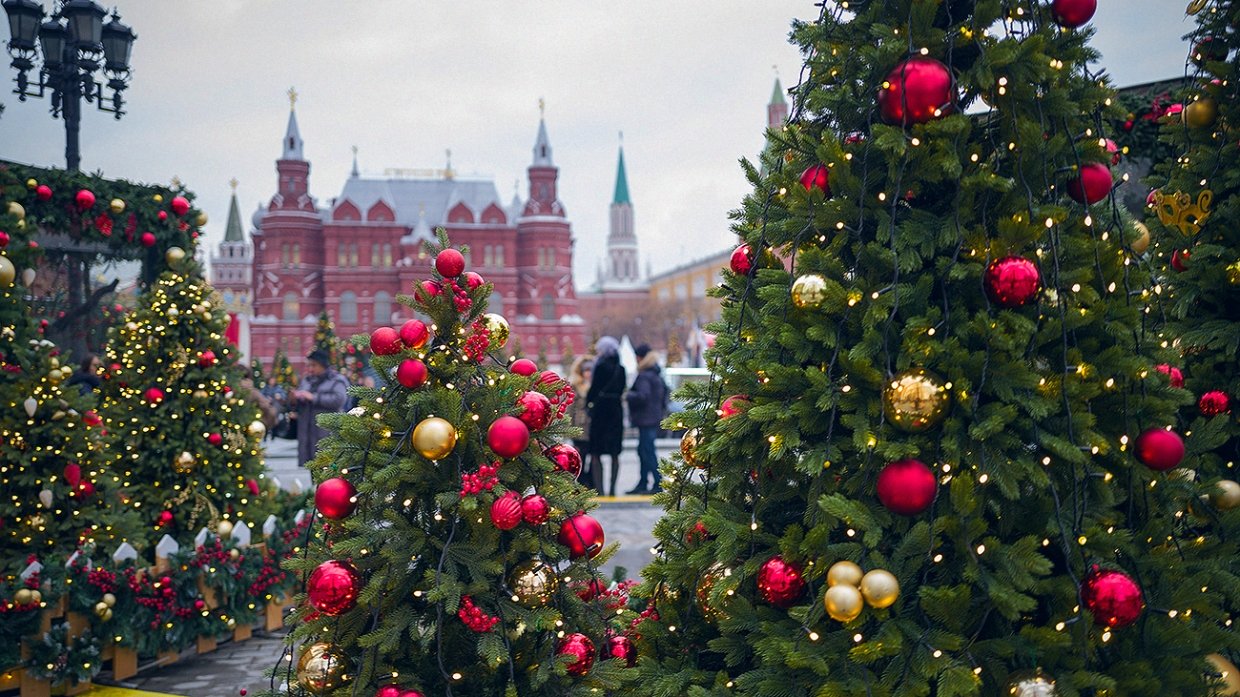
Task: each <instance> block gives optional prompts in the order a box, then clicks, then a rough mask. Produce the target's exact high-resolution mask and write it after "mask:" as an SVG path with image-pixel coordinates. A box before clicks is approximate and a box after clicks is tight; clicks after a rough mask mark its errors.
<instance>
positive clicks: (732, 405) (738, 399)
mask: <svg viewBox="0 0 1240 697" xmlns="http://www.w3.org/2000/svg"><path fill="white" fill-rule="evenodd" d="M748 408H749V397H748V395H742V394H734V395H732V396H731V397H728V398H727V399H725V400H723V404H720V405H719V418H721V419H730V418H732V417H733V416H736V415H737V414H739V413H741V412H742V411H744V410H745V409H748Z"/></svg>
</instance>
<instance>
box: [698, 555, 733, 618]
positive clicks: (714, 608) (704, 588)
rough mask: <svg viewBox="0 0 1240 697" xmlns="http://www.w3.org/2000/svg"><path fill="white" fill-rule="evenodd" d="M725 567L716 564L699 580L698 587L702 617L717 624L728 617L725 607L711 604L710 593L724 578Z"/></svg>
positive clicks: (699, 607) (699, 608)
mask: <svg viewBox="0 0 1240 697" xmlns="http://www.w3.org/2000/svg"><path fill="white" fill-rule="evenodd" d="M723 573H724V572H723V565H722V564H720V563H719V562H715V563H714V564H712V565H711V567H710V568H709V569H707V570H706V571H704V572H703V573H702V577H701V578H700V579H698V585H697V606H698V610H700V611H701V612H702V616H703V617H705V618H706V621H708V622H711V623H715V622H718V621H719V620H721V619H724V618H726V617H727V616H728V613H727V612H725V611H724V608H723V607H720V606H719V605H715V604H713V603H712V602H711V599H710V592H711V589H712V588H714V587H715V582H716V581H718V580H719V579H720V578H723Z"/></svg>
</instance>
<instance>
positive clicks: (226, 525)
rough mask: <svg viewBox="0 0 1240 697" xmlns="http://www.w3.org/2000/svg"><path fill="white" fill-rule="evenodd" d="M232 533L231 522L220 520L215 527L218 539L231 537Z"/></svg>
mask: <svg viewBox="0 0 1240 697" xmlns="http://www.w3.org/2000/svg"><path fill="white" fill-rule="evenodd" d="M232 531H233V524H232V521H231V520H221V521H220V523H219V525H216V526H215V532H216V533H218V534H219V536H220V537H230V536H231V535H232Z"/></svg>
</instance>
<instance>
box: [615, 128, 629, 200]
mask: <svg viewBox="0 0 1240 697" xmlns="http://www.w3.org/2000/svg"><path fill="white" fill-rule="evenodd" d="M611 203H612V205H613V206H614V205H616V204H620V203H632V201H630V200H629V178H628V177H627V176H625V173H624V132H623V131H621V132H620V163H619V164H618V165H616V194H615V196H612V198H611Z"/></svg>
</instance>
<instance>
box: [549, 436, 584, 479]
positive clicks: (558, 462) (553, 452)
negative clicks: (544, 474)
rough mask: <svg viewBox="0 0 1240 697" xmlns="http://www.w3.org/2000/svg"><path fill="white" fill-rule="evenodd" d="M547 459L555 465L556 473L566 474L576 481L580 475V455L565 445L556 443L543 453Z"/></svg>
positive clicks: (574, 449)
mask: <svg viewBox="0 0 1240 697" xmlns="http://www.w3.org/2000/svg"><path fill="white" fill-rule="evenodd" d="M543 455H545V456H546V457H547V459H549V460H551V461H552V462H554V463H555V471H556V472H567V473H569V474H570V475H572V477H573V479H576V478H577V477H578V476H580V475H581V453H579V452H577V449H576V448H574V447H573V446H571V445H568V444H567V443H556V444H555V445H553V446H551V447H550V448H547V449H546V450H544V451H543Z"/></svg>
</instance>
